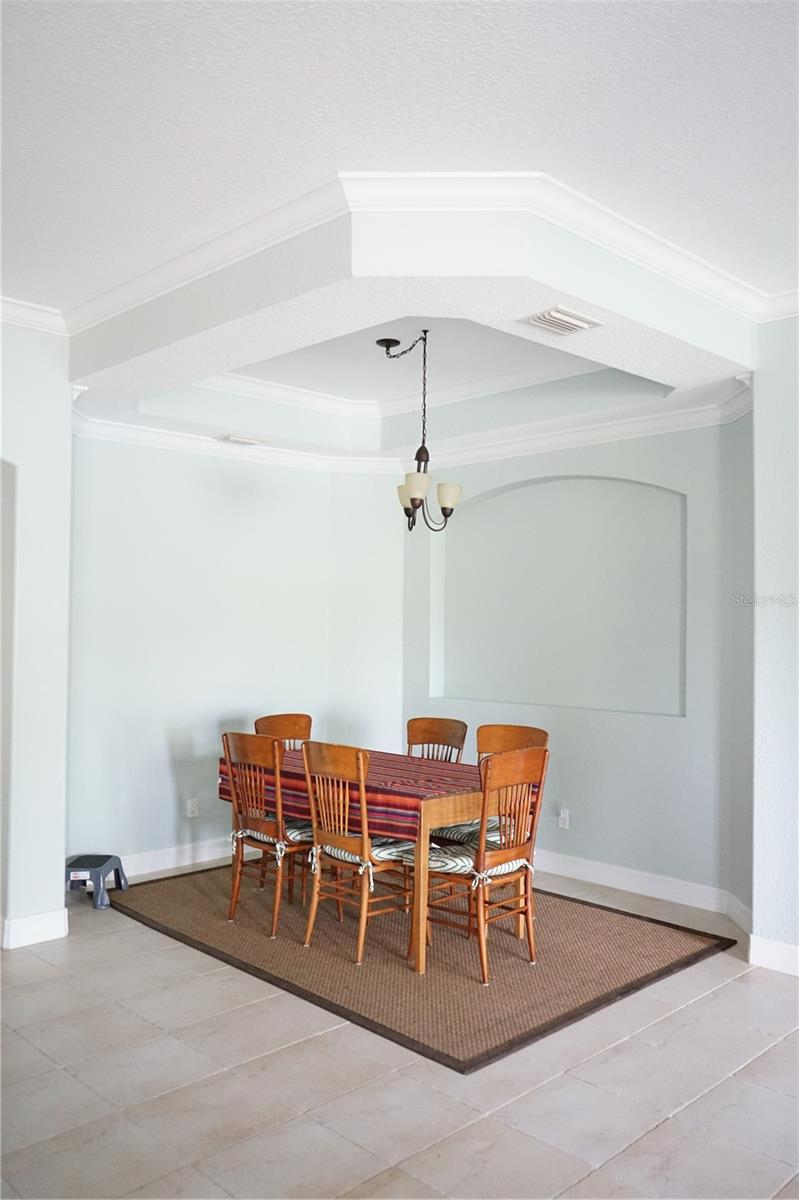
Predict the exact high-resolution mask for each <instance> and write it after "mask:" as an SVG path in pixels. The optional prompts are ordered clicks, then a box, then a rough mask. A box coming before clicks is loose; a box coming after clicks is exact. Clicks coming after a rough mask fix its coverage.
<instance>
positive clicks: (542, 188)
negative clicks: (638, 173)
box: [339, 171, 799, 322]
mask: <svg viewBox="0 0 799 1200" xmlns="http://www.w3.org/2000/svg"><path fill="white" fill-rule="evenodd" d="M339 179H340V180H341V184H342V187H343V189H344V194H345V197H346V200H347V206H348V208H349V210H350V211H351V212H486V211H494V212H529V213H532V214H533V215H535V216H537V217H540V218H541V219H542V220H545V221H548V222H549V223H550V224H553V225H557V226H559V227H560V228H561V229H565V230H567V231H568V232H569V233H573V234H576V235H577V236H578V237H582V238H584V239H585V240H586V241H589V242H591V243H593V244H594V245H596V246H599V247H601V248H602V249H604V250H609V251H610V252H611V253H613V254H617V255H618V256H619V257H621V258H624V259H626V260H627V261H629V262H632V263H635V264H636V265H637V266H641V267H645V268H646V269H648V270H650V271H654V272H655V273H657V274H658V275H661V276H663V277H664V278H666V279H669V280H671V282H673V283H677V284H679V285H680V286H682V287H686V288H689V289H690V290H691V291H693V292H696V293H698V294H699V295H702V296H705V297H706V298H707V299H709V300H713V301H714V302H715V303H717V304H721V305H722V306H723V307H724V308H728V309H730V310H731V311H733V312H736V313H738V315H740V316H744V317H747V318H748V319H749V320H752V321H755V322H761V321H775V320H781V319H782V318H784V317H790V316H793V315H795V314H796V313H797V312H799V291H797V290H790V291H785V292H776V293H768V292H764V291H762V290H761V289H759V288H756V287H754V286H753V285H752V284H749V283H747V282H746V281H745V280H743V279H739V278H738V277H737V276H735V275H732V274H731V273H730V272H728V271H725V270H723V269H722V268H721V267H717V266H714V264H713V263H711V262H708V261H707V260H706V259H704V258H701V257H700V256H699V255H697V254H694V253H693V252H692V251H690V250H686V249H684V248H683V247H682V246H678V245H677V244H676V243H674V242H671V241H669V240H668V239H667V238H664V237H661V236H660V234H657V233H654V232H653V231H652V230H651V229H647V228H646V227H645V226H643V225H639V224H638V223H637V222H636V221H632V220H630V219H629V218H628V217H625V216H624V215H623V214H621V213H618V212H616V211H615V210H614V209H612V208H608V207H607V206H606V205H604V204H600V203H599V202H598V201H596V200H592V199H591V197H590V196H586V195H585V194H584V193H583V192H579V191H577V189H576V188H572V187H570V186H569V185H568V184H566V183H563V182H562V181H561V180H559V179H555V178H554V177H553V176H551V175H547V174H546V173H545V172H542V171H508V172H481V171H473V172H460V173H452V172H419V173H417V172H399V173H395V172H379V171H373V172H358V171H356V172H341V173H340V174H339Z"/></svg>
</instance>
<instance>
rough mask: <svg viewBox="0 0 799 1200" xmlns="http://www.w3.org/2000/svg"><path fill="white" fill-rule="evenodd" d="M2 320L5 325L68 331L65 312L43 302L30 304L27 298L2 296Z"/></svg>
mask: <svg viewBox="0 0 799 1200" xmlns="http://www.w3.org/2000/svg"><path fill="white" fill-rule="evenodd" d="M0 320H2V322H3V323H4V324H5V325H22V326H23V328H25V329H37V330H39V332H40V333H57V334H59V335H60V336H61V337H65V336H66V333H67V328H66V324H65V323H64V317H63V314H62V313H60V312H59V311H58V309H57V308H47V307H45V305H43V304H28V302H27V301H26V300H13V299H12V298H11V297H10V296H0Z"/></svg>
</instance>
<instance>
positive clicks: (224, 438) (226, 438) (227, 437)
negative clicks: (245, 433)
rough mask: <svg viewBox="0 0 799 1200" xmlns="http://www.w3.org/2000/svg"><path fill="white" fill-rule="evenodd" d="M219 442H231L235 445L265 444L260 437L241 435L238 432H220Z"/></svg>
mask: <svg viewBox="0 0 799 1200" xmlns="http://www.w3.org/2000/svg"><path fill="white" fill-rule="evenodd" d="M216 440H217V441H218V442H231V443H232V444H233V445H234V446H264V445H265V444H266V443H265V442H263V441H261V439H260V438H251V437H240V436H239V434H237V433H220V434H219V436H218V437H217V439H216Z"/></svg>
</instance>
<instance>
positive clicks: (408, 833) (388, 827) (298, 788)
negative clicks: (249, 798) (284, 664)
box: [219, 750, 480, 842]
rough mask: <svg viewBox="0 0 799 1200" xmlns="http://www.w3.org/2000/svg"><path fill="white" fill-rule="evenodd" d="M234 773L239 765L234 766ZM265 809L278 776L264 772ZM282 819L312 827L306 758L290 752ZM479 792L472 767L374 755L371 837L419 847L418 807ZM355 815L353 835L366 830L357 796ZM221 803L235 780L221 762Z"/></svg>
mask: <svg viewBox="0 0 799 1200" xmlns="http://www.w3.org/2000/svg"><path fill="white" fill-rule="evenodd" d="M234 770H235V764H234ZM263 776H264V803H265V805H266V808H267V809H270V808H271V807H272V804H271V803H270V802H271V801H272V800H273V798H274V776H273V775H272V773H271V772H269V771H266V770H264V772H263ZM281 780H282V791H283V815H284V817H285V818H286V819H294V818H299V819H301V820H306V821H309V820H310V819H311V811H310V808H309V806H308V793H307V791H306V788H305V771H304V769H303V764H302V754H301V752H300V751H298V750H287V751H286V753H285V754H284V756H283V770H282V772H281ZM479 790H480V772H479V770H478V768H477V767H475V766H473V765H472V764H470V763H442V762H432V761H431V760H430V759H425V758H409V757H408V755H406V754H385V753H384V752H383V751H381V750H370V751H369V773H368V775H367V779H366V802H367V808H368V814H369V833H370V835H372V836H380V837H393V838H405V839H407V840H409V841H414V842H415V841H416V840H417V837H418V833H419V807H420V805H421V802H422V801H423V800H426V799H427V798H428V797H430V796H448V795H454V794H456V793H458V792H475V791H479ZM353 794H354V803H352V806H351V809H350V830H351V831H352V832H353V833H357V832H359V831H360V828H361V817H360V806H359V805H358V803H357V790H355V789H353ZM219 799H220V800H227V801H230V799H231V793H230V779H229V778H228V768H227V763H226V761H225V759H224V758H222V759H220V760H219Z"/></svg>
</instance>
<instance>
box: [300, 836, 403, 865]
mask: <svg viewBox="0 0 799 1200" xmlns="http://www.w3.org/2000/svg"><path fill="white" fill-rule="evenodd" d="M322 849H323V850H324V852H325V854H329V855H330V857H331V858H337V859H338V860H339V861H340V862H348V863H354V864H355V865H356V866H360V865H361V862H362V861H363V860H362V859H361V856H360V855H359V854H353V853H352V852H351V851H349V850H342V849H340V848H339V847H338V846H325V845H323V846H322ZM413 851H414V843H413V842H402V841H399V839H397V838H388V837H381V838H372V859H373V861H374V862H391V861H392V860H394V859H399V858H400V856H401V855H402V854H406V853H408V852H410V856H411V861H413Z"/></svg>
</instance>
